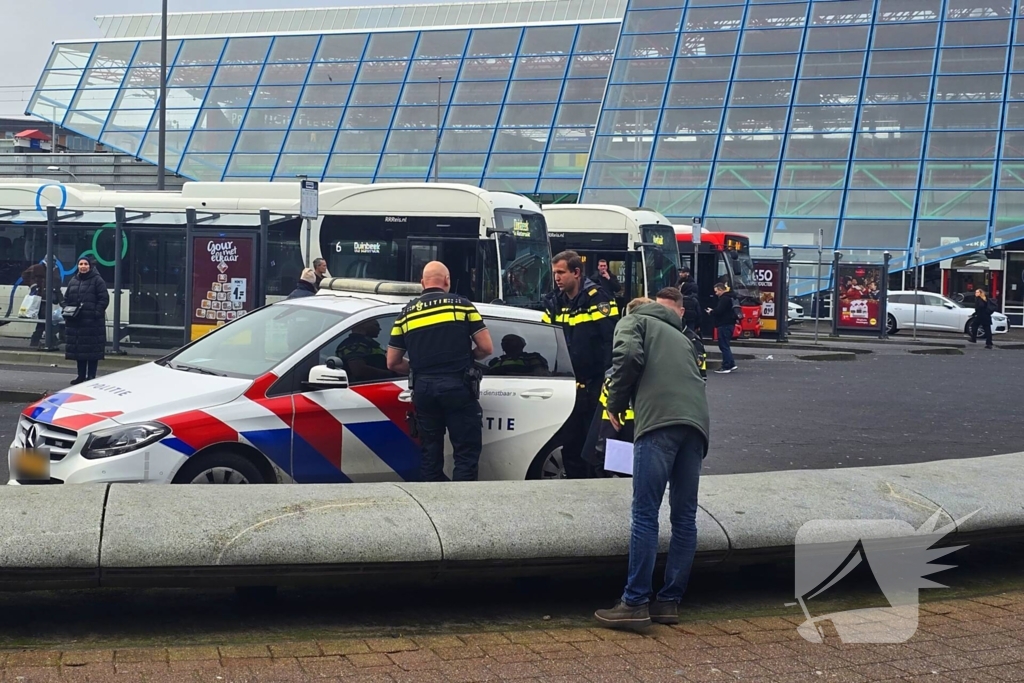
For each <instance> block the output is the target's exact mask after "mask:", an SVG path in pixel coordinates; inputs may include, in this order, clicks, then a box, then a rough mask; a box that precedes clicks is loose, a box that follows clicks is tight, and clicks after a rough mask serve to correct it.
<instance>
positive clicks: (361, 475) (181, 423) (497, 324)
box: [9, 279, 576, 484]
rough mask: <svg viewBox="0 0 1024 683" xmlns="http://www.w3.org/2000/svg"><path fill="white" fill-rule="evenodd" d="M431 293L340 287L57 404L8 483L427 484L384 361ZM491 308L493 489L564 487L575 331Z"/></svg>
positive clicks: (43, 412)
mask: <svg viewBox="0 0 1024 683" xmlns="http://www.w3.org/2000/svg"><path fill="white" fill-rule="evenodd" d="M418 291H419V285H410V284H408V283H381V282H373V281H342V280H341V279H335V280H333V281H331V280H328V281H325V284H323V285H321V291H320V292H319V294H318V296H311V297H306V298H303V299H292V300H287V301H282V302H278V303H275V304H273V305H270V306H266V307H264V308H260V309H257V310H255V311H253V312H251V313H249V314H247V315H245V316H243V317H241V318H239V319H238V320H235V321H232V322H230V323H228V324H226V325H224V326H223V327H220V328H218V329H216V330H214V331H213V332H211V333H210V334H208V335H206V336H204V337H201V338H200V339H198V340H196V341H194V342H192V343H191V344H189V345H187V346H185V347H183V348H181V349H179V350H178V351H176V352H174V353H172V354H171V355H169V356H167V357H165V358H163V359H161V360H159V361H156V362H153V363H148V364H146V365H142V366H139V367H137V368H133V369H130V370H125V371H122V372H117V373H114V374H112V375H107V376H104V377H101V378H98V379H96V380H91V381H89V382H85V383H82V384H79V385H77V386H73V387H71V388H69V389H66V390H64V391H60V392H58V393H55V394H52V395H50V396H47V397H46V398H44V399H43V400H41V401H39V402H37V403H34V404H32V405H30V406H29V407H28V408H26V409H25V411H24V412H23V414H22V416H21V418H20V422H19V425H18V429H17V431H16V434H15V438H14V443H13V444H12V447H11V449H10V465H11V470H10V471H11V473H12V474H11V481H10V482H9V483H11V484H19V483H20V484H29V483H54V484H58V483H76V484H77V483H85V482H152V483H164V484H166V483H216V484H244V483H249V484H256V483H276V482H298V483H306V482H314V483H326V482H353V481H354V482H372V481H403V480H406V481H407V480H416V479H418V477H419V470H420V451H419V446H418V443H417V439H416V433H415V425H414V420H413V405H412V402H411V395H410V392H409V391H408V386H407V385H408V382H407V379H406V378H405V377H401V376H397V375H395V373H393V372H391V371H389V370H388V369H387V365H386V363H385V355H386V349H387V344H388V339H389V336H390V333H391V328H392V324H393V323H394V321H395V318H396V317H397V316H398V314H399V313H400V311H401V310H402V307H403V305H404V304H405V303H406V302H408V301H409V300H410V299H411V298H412V297H413V296H415V295H416V294H417V293H418ZM478 309H479V311H480V313H481V315H482V316H483V317H484V320H485V322H486V324H487V327H488V328H489V329H490V332H491V336H492V338H493V339H494V346H495V350H494V354H493V355H492V356H491V357H490V358H486V359H484V360H483V361H480V365H481V367H482V370H483V372H484V378H483V381H482V382H481V391H480V403H481V407H482V408H483V444H484V447H483V454H482V456H481V459H480V479H491V480H516V479H526V478H543V477H548V476H557V475H559V473H560V472H559V470H560V461H559V460H558V455H557V452H558V451H557V448H556V447H555V444H554V442H553V437H554V436H555V433H556V432H557V431H558V429H559V428H560V427H561V426H562V423H563V422H565V420H566V418H568V416H569V414H570V413H571V412H572V407H573V403H574V401H575V396H576V384H575V381H574V379H573V372H572V365H571V361H570V360H569V353H568V349H567V347H566V344H565V340H564V339H563V337H562V334H561V331H560V330H558V329H557V328H555V327H552V326H550V325H544V324H542V323H541V314H540V313H539V312H536V311H530V310H525V309H518V308H513V307H509V306H497V305H479V306H478ZM448 450H449V452H448V458H447V462H446V472H447V474H448V475H449V476H450V475H451V466H452V462H451V453H450V446H449V449H448ZM47 456H48V457H47ZM41 460H42V461H43V462H40V461H41ZM47 470H48V471H47Z"/></svg>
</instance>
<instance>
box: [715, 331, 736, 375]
mask: <svg viewBox="0 0 1024 683" xmlns="http://www.w3.org/2000/svg"><path fill="white" fill-rule="evenodd" d="M734 328H735V325H723V326H721V327H719V328H718V350H719V351H721V352H722V369H723V370H728V369H729V368H734V367H736V360H735V359H734V358H733V357H732V345H731V344H730V342H731V341H732V333H733V329H734Z"/></svg>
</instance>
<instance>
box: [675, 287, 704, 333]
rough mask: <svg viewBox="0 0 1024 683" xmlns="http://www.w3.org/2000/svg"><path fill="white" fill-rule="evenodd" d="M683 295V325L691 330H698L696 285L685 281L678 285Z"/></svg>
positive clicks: (698, 303) (698, 315)
mask: <svg viewBox="0 0 1024 683" xmlns="http://www.w3.org/2000/svg"><path fill="white" fill-rule="evenodd" d="M679 291H680V292H682V294H683V323H684V324H685V325H686V327H688V328H690V329H691V330H699V329H700V299H699V298H698V297H697V283H696V282H694V281H693V280H686V281H685V282H683V283H681V284H680V285H679Z"/></svg>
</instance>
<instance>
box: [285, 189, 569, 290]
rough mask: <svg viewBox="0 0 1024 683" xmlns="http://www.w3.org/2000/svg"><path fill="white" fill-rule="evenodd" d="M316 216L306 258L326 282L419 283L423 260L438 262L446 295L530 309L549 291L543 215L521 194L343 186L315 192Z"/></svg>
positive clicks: (548, 256)
mask: <svg viewBox="0 0 1024 683" xmlns="http://www.w3.org/2000/svg"><path fill="white" fill-rule="evenodd" d="M321 187H323V186H321ZM320 214H321V216H320V219H319V220H317V221H315V222H314V224H313V231H312V238H311V240H310V248H311V251H312V254H311V255H312V257H313V258H317V257H323V258H324V259H325V260H326V261H327V270H328V272H329V273H330V275H331V276H332V277H344V278H371V279H375V280H397V281H406V282H418V281H419V279H420V275H421V273H422V271H423V266H424V264H426V263H427V262H429V261H441V262H442V263H444V264H445V265H446V266H448V270H449V271H450V272H451V278H452V291H453V292H457V293H459V294H462V295H463V296H466V297H468V298H469V299H470V300H471V301H478V302H484V303H491V302H495V301H499V302H502V303H505V304H508V305H511V306H522V307H527V308H539V307H540V304H541V301H542V300H543V298H544V297H545V296H546V295H547V294H548V293H549V292H551V291H552V290H553V288H554V279H553V277H552V274H551V251H550V247H549V245H548V233H547V224H546V222H545V219H544V215H543V213H542V212H541V209H540V207H539V206H538V205H537V204H535V203H534V202H532V201H531V200H529V199H527V198H526V197H523V196H521V195H517V194H513V193H509V192H491V191H489V190H482V189H480V188H478V187H473V186H470V185H457V184H448V183H385V184H377V185H347V186H340V187H333V188H331V189H329V190H326V191H325V190H323V189H321V192H320ZM303 249H305V244H303Z"/></svg>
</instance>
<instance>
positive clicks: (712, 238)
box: [676, 226, 761, 339]
mask: <svg viewBox="0 0 1024 683" xmlns="http://www.w3.org/2000/svg"><path fill="white" fill-rule="evenodd" d="M700 240H701V241H700V251H699V253H698V254H697V269H696V270H697V273H696V275H697V288H698V290H697V291H698V293H699V294H700V303H701V308H710V307H711V306H712V303H713V299H714V294H715V290H714V287H715V283H718V282H724V283H726V284H727V285H729V287H730V288H731V289H732V293H733V296H735V297H736V298H737V300H738V301H739V303H740V306H741V307H742V308H743V320H741V321H740V327H741V329H742V336H743V337H758V336H760V335H761V290H760V289H758V287H757V285H756V284H755V283H754V262H753V261H752V260H751V258H750V240H749V239H748V238H747V237H745V236H743V235H737V234H735V233H729V232H702V233H701V237H700ZM676 241H677V243H678V244H679V260H680V262H681V263H682V265H684V266H688V267H689V268H690V272H691V273H692V272H693V271H694V267H693V265H694V264H693V258H694V253H693V234H692V233H691V231H690V228H689V227H680V226H676ZM701 334H702V335H703V336H704V337H705V338H709V339H710V338H712V337H713V336H714V326H713V325H712V324H711V319H710V318H709V317H708V316H706V315H702V316H701Z"/></svg>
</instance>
